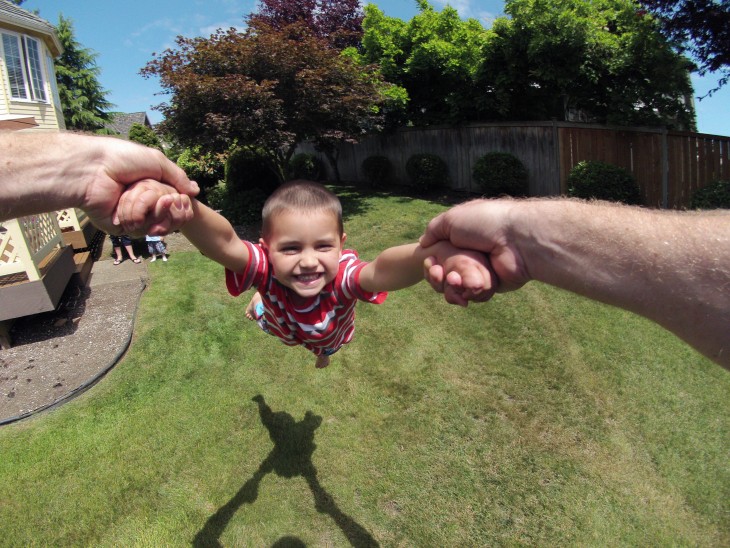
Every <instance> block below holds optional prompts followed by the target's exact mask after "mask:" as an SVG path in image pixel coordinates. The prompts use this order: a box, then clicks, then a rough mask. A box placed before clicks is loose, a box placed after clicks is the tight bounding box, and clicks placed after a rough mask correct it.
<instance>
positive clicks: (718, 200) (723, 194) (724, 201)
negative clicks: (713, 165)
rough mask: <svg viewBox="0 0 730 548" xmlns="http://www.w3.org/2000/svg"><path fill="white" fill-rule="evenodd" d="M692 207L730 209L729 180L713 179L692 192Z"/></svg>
mask: <svg viewBox="0 0 730 548" xmlns="http://www.w3.org/2000/svg"><path fill="white" fill-rule="evenodd" d="M690 207H691V208H692V209H730V181H713V182H711V183H708V184H707V186H706V187H704V188H700V189H699V190H695V191H694V192H693V193H692V201H691V203H690Z"/></svg>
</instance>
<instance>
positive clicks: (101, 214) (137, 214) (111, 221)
mask: <svg viewBox="0 0 730 548" xmlns="http://www.w3.org/2000/svg"><path fill="white" fill-rule="evenodd" d="M95 144H96V145H97V147H96V148H97V151H98V152H97V154H98V155H99V156H98V160H97V162H98V169H97V171H96V173H95V174H92V177H91V178H90V180H89V181H88V182H87V191H86V194H85V200H84V202H83V203H82V205H81V209H84V210H85V211H86V212H87V213H88V214H89V216H90V217H91V219H92V221H93V222H94V224H96V225H97V226H99V227H101V228H104V229H105V230H107V231H108V232H110V233H112V234H119V233H126V234H130V235H132V236H141V235H144V234H155V235H161V234H166V233H168V232H172V231H174V230H176V229H178V228H180V226H182V224H184V223H185V222H187V221H189V220H190V218H191V217H192V208H191V204H190V198H189V196H195V195H197V194H198V192H199V188H198V186H197V184H196V183H195V182H193V181H190V180H189V179H188V177H187V175H185V172H184V171H183V170H182V169H180V168H179V167H178V166H177V165H175V164H174V163H172V162H171V161H170V160H169V159H168V158H166V157H165V155H164V154H162V153H161V152H160V151H159V150H155V149H152V148H148V147H143V146H141V145H136V144H134V143H130V142H128V141H122V140H120V139H100V140H99V141H98V142H96V143H95ZM143 180H153V181H158V182H161V183H164V184H166V185H169V186H171V187H172V188H174V189H175V190H177V191H178V193H179V194H175V195H168V196H165V197H164V198H163V199H161V200H159V201H158V202H157V204H156V206H155V207H153V208H151V209H147V208H142V207H140V208H133V209H130V210H129V214H128V216H127V217H126V219H125V226H124V227H123V226H122V225H121V221H120V219H119V215H118V211H117V206H118V203H119V199H120V198H121V196H122V193H123V192H124V191H125V190H126V188H127V187H128V186H129V185H131V184H134V183H137V182H139V181H143Z"/></svg>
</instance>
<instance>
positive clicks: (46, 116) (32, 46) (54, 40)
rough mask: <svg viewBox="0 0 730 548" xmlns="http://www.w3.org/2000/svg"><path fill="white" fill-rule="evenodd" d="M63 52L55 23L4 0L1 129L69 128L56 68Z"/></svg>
mask: <svg viewBox="0 0 730 548" xmlns="http://www.w3.org/2000/svg"><path fill="white" fill-rule="evenodd" d="M62 52H63V47H62V46H61V42H60V41H59V39H58V36H57V35H56V29H55V28H54V26H53V25H51V24H50V23H49V22H48V21H46V20H45V19H41V18H40V17H38V16H37V15H34V14H33V13H30V12H29V11H26V10H24V9H22V8H20V7H18V6H16V5H15V4H12V3H10V2H8V1H7V0H0V129H25V128H33V127H37V128H38V129H44V130H55V131H58V130H59V129H66V125H65V123H64V121H63V110H62V108H61V100H60V99H59V96H58V89H57V87H56V76H55V71H54V68H53V59H54V58H55V57H57V56H59V55H60V54H61V53H62Z"/></svg>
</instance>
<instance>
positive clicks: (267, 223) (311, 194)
mask: <svg viewBox="0 0 730 548" xmlns="http://www.w3.org/2000/svg"><path fill="white" fill-rule="evenodd" d="M292 210H293V211H305V212H306V211H322V210H324V211H326V212H331V213H332V215H334V216H335V218H336V219H337V228H338V230H339V233H340V236H342V234H344V227H343V224H342V204H341V203H340V199H339V198H338V197H337V196H336V195H335V194H334V193H332V192H330V191H329V190H328V189H327V188H325V187H324V186H323V185H321V184H319V183H315V182H314V181H305V180H303V179H297V180H296V181H289V182H287V183H284V184H283V185H281V186H280V187H279V188H277V189H276V190H275V191H274V193H273V194H272V195H271V196H269V197H268V199H267V200H266V202H265V203H264V208H263V211H262V213H261V219H262V227H261V233H262V235H263V237H264V238H266V237H267V236H268V235H269V234H270V233H271V223H272V221H273V219H274V218H275V217H276V216H277V215H278V214H279V213H282V212H284V211H292Z"/></svg>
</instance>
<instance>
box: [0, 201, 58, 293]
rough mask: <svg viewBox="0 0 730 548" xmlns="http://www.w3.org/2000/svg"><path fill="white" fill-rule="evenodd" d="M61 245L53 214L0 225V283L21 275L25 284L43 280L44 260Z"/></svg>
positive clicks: (15, 220)
mask: <svg viewBox="0 0 730 548" xmlns="http://www.w3.org/2000/svg"><path fill="white" fill-rule="evenodd" d="M62 245H63V239H62V237H61V229H60V227H59V226H58V220H57V216H56V213H42V214H40V215H28V216H27V217H20V218H18V219H10V220H9V221H3V222H2V223H0V280H1V279H2V278H4V277H6V276H13V275H22V274H23V273H25V275H26V276H27V279H28V281H35V280H39V279H40V278H41V277H42V276H43V272H42V270H41V266H42V265H43V264H44V259H45V258H46V257H48V255H50V254H51V253H52V252H53V251H55V250H56V249H58V248H60V247H61V246H62Z"/></svg>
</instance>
